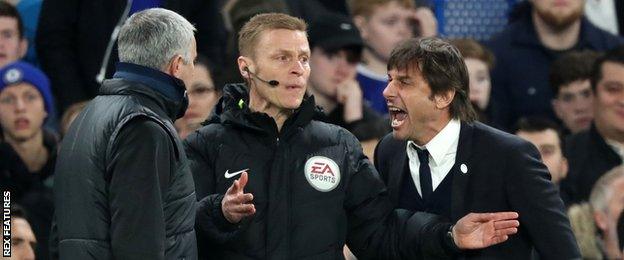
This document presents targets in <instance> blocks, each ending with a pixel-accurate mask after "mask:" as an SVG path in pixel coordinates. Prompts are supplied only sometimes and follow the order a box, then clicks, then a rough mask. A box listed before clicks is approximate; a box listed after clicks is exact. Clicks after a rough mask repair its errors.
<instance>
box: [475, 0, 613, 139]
mask: <svg viewBox="0 0 624 260" xmlns="http://www.w3.org/2000/svg"><path fill="white" fill-rule="evenodd" d="M584 4H585V1H584V0H572V1H556V0H533V1H530V5H531V7H532V8H530V12H528V13H526V14H524V15H523V16H522V17H521V18H519V19H518V20H517V21H516V22H514V23H512V24H510V25H509V26H508V27H507V28H506V29H505V30H504V31H503V32H501V33H500V34H498V35H495V36H494V37H492V39H491V40H490V41H489V42H486V45H487V46H488V47H489V48H490V49H491V50H492V51H493V52H494V55H495V56H496V66H495V67H494V69H493V70H492V99H491V102H492V105H493V106H494V107H495V109H493V110H492V114H491V120H492V121H491V122H492V124H493V125H495V126H497V127H502V128H503V129H505V130H511V127H512V126H513V124H515V123H516V122H517V121H518V119H519V118H520V117H522V116H532V115H537V116H547V117H549V118H550V119H552V120H556V117H555V114H554V112H553V110H552V106H551V101H552V98H553V91H552V89H551V88H550V85H549V80H548V73H549V71H550V70H549V68H550V64H551V63H552V62H553V61H554V60H555V59H557V58H558V57H559V56H561V54H563V53H566V52H568V51H571V50H583V49H590V50H597V51H604V50H608V49H611V48H613V47H615V46H617V45H618V44H621V43H623V41H622V39H620V38H618V37H616V36H614V35H611V34H609V33H608V32H606V31H603V30H601V29H598V28H597V27H596V26H594V25H593V24H591V23H590V22H589V21H588V20H587V19H585V18H584V17H583V6H584Z"/></svg>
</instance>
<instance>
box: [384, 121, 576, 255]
mask: <svg viewBox="0 0 624 260" xmlns="http://www.w3.org/2000/svg"><path fill="white" fill-rule="evenodd" d="M406 145H407V144H406V141H400V140H396V139H394V138H393V137H392V134H389V135H387V136H386V137H384V138H383V139H382V140H381V141H380V142H379V144H378V145H377V148H376V150H375V167H377V170H378V171H379V174H380V175H381V177H382V179H383V180H384V181H385V182H386V185H387V187H388V190H389V193H390V198H391V199H392V201H393V202H394V203H395V206H396V205H398V199H399V192H400V190H401V189H400V187H401V182H402V181H403V180H402V179H403V178H402V177H403V176H404V172H403V171H404V169H405V164H406V163H408V159H407V155H406V149H405V148H406ZM461 165H466V168H467V171H466V173H464V172H462V171H461V168H462V167H461ZM449 174H453V187H452V194H451V201H452V202H451V204H452V205H451V216H450V218H451V219H450V220H451V221H452V222H456V221H457V220H459V219H460V218H461V217H463V216H465V215H466V214H468V213H471V212H497V211H516V212H518V213H519V215H520V217H519V220H520V229H519V231H518V234H516V235H513V236H511V237H510V238H509V240H508V241H506V242H504V243H501V244H498V245H495V246H492V247H489V248H486V249H482V250H470V251H465V252H464V253H463V254H462V255H461V256H460V258H466V259H486V258H487V259H491V258H503V257H504V258H505V259H531V258H532V255H533V248H535V249H536V250H537V253H538V254H539V256H540V257H541V259H575V258H580V253H579V249H578V246H577V244H576V240H575V238H574V234H573V233H572V230H571V228H570V222H569V220H568V218H567V216H566V214H565V212H564V206H563V202H562V201H561V198H560V197H559V193H558V190H557V188H556V187H555V185H553V183H552V182H550V174H549V173H548V169H547V168H546V166H544V164H543V163H542V162H541V161H540V155H539V153H538V151H537V149H536V148H535V147H534V146H533V145H532V144H530V143H529V142H526V141H524V140H522V139H520V138H518V137H516V136H513V135H510V134H507V133H504V132H502V131H499V130H496V129H494V128H491V127H489V126H486V125H484V124H481V123H464V122H462V124H461V130H460V135H459V143H458V147H457V156H456V159H455V165H454V166H453V168H451V171H450V173H449Z"/></svg>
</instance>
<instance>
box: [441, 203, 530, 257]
mask: <svg viewBox="0 0 624 260" xmlns="http://www.w3.org/2000/svg"><path fill="white" fill-rule="evenodd" d="M518 226H520V222H519V221H518V213H516V212H497V213H470V214H468V215H466V216H464V217H463V218H461V219H460V220H459V221H457V224H455V226H453V230H452V232H453V239H454V240H455V244H456V245H457V247H459V248H461V249H480V248H485V247H488V246H492V245H496V244H498V243H502V242H504V241H507V239H509V235H513V234H515V233H517V232H518Z"/></svg>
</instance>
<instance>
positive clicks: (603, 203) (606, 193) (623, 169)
mask: <svg viewBox="0 0 624 260" xmlns="http://www.w3.org/2000/svg"><path fill="white" fill-rule="evenodd" d="M619 178H624V166H622V165H620V166H618V167H615V168H613V169H611V170H610V171H608V172H607V173H605V174H604V175H603V176H602V177H600V179H598V181H596V184H594V187H593V188H592V191H591V194H590V195H589V204H590V205H591V207H592V209H593V210H594V212H595V211H602V212H607V208H608V199H609V197H611V194H612V193H613V192H614V191H613V187H611V185H612V184H613V182H614V181H616V180H617V179H619ZM618 192H621V191H618Z"/></svg>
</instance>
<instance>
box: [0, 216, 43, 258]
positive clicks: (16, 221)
mask: <svg viewBox="0 0 624 260" xmlns="http://www.w3.org/2000/svg"><path fill="white" fill-rule="evenodd" d="M37 246H38V245H37V238H36V237H35V234H34V233H33V231H32V229H31V227H30V224H29V223H28V220H27V218H26V213H25V212H24V209H22V207H20V206H18V205H17V204H14V205H12V206H11V257H3V258H2V259H12V260H34V259H35V248H36V247H37ZM37 259H42V258H41V257H39V258H37Z"/></svg>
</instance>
